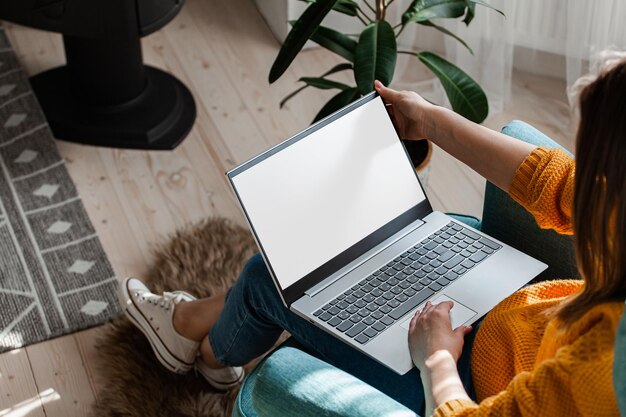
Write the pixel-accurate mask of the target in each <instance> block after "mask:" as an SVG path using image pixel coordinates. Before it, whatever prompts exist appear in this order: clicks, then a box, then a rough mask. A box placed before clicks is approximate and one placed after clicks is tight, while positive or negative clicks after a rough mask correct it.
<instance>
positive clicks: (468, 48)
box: [419, 20, 474, 55]
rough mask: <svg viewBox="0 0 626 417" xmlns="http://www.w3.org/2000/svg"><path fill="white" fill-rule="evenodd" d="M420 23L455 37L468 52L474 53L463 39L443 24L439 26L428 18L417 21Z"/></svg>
mask: <svg viewBox="0 0 626 417" xmlns="http://www.w3.org/2000/svg"><path fill="white" fill-rule="evenodd" d="M419 24H420V25H424V26H430V27H432V28H435V29H437V30H438V31H439V32H441V33H444V34H446V35H448V36H452V37H453V38H454V39H456V40H457V41H459V42H461V44H462V45H463V46H464V47H466V48H467V50H468V51H469V52H470V54H472V55H474V51H473V50H472V48H470V47H469V45H468V44H467V43H465V41H464V40H463V39H461V38H459V37H458V36H457V35H456V34H455V33H453V32H450V31H449V30H448V29H446V28H444V27H443V26H439V25H436V24H434V23H433V22H431V21H430V20H424V21H423V22H419Z"/></svg>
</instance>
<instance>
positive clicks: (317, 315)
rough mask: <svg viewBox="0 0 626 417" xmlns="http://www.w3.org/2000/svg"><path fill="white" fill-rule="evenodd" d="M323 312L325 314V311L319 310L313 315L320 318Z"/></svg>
mask: <svg viewBox="0 0 626 417" xmlns="http://www.w3.org/2000/svg"><path fill="white" fill-rule="evenodd" d="M323 312H324V310H317V311H316V312H315V313H313V315H314V316H315V317H319V316H320V315H321V314H322V313H323Z"/></svg>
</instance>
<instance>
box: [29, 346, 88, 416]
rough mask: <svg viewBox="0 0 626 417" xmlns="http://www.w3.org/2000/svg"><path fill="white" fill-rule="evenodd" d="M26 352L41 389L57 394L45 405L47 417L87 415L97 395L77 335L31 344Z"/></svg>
mask: <svg viewBox="0 0 626 417" xmlns="http://www.w3.org/2000/svg"><path fill="white" fill-rule="evenodd" d="M26 352H27V354H28V359H29V361H30V365H31V369H32V371H33V375H34V377H35V381H36V382H37V387H38V389H39V391H40V392H41V393H49V392H51V391H50V390H52V391H54V393H56V394H55V395H56V396H58V399H56V400H54V401H49V402H45V403H44V404H43V409H44V410H45V414H46V416H48V417H50V416H64V417H84V416H86V415H87V414H88V413H89V411H90V410H91V404H92V403H93V401H94V398H95V397H94V393H93V391H92V386H91V383H90V381H89V377H88V376H87V372H86V371H85V366H84V364H83V360H82V356H81V354H80V351H79V349H78V346H77V345H76V341H75V339H74V336H73V335H68V336H63V337H59V338H57V339H53V340H48V341H46V342H43V343H39V344H35V345H31V346H28V347H27V348H26Z"/></svg>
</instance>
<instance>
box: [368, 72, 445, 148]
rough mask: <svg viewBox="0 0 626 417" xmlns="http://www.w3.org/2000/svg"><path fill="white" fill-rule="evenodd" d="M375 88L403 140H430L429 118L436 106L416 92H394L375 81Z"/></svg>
mask: <svg viewBox="0 0 626 417" xmlns="http://www.w3.org/2000/svg"><path fill="white" fill-rule="evenodd" d="M374 87H375V88H376V91H377V92H378V94H380V96H381V97H382V98H383V101H384V102H385V104H386V105H387V108H388V111H389V114H390V115H391V119H392V120H393V123H394V125H395V127H396V130H397V131H398V135H399V136H400V138H401V139H424V138H428V136H429V130H430V125H431V123H430V118H429V117H428V116H429V112H430V110H431V109H432V108H434V107H435V106H434V105H432V104H430V103H429V102H428V101H426V100H424V99H423V98H422V96H420V95H419V94H417V93H415V92H412V91H396V90H392V89H391V88H387V87H385V86H384V85H383V84H382V83H381V82H380V81H375V82H374Z"/></svg>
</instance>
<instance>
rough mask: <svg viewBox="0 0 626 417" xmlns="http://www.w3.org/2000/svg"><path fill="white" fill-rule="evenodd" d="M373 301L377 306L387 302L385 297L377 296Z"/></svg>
mask: <svg viewBox="0 0 626 417" xmlns="http://www.w3.org/2000/svg"><path fill="white" fill-rule="evenodd" d="M374 303H375V304H376V305H379V306H384V305H385V304H387V300H386V299H385V297H378V298H377V299H375V300H374Z"/></svg>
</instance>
